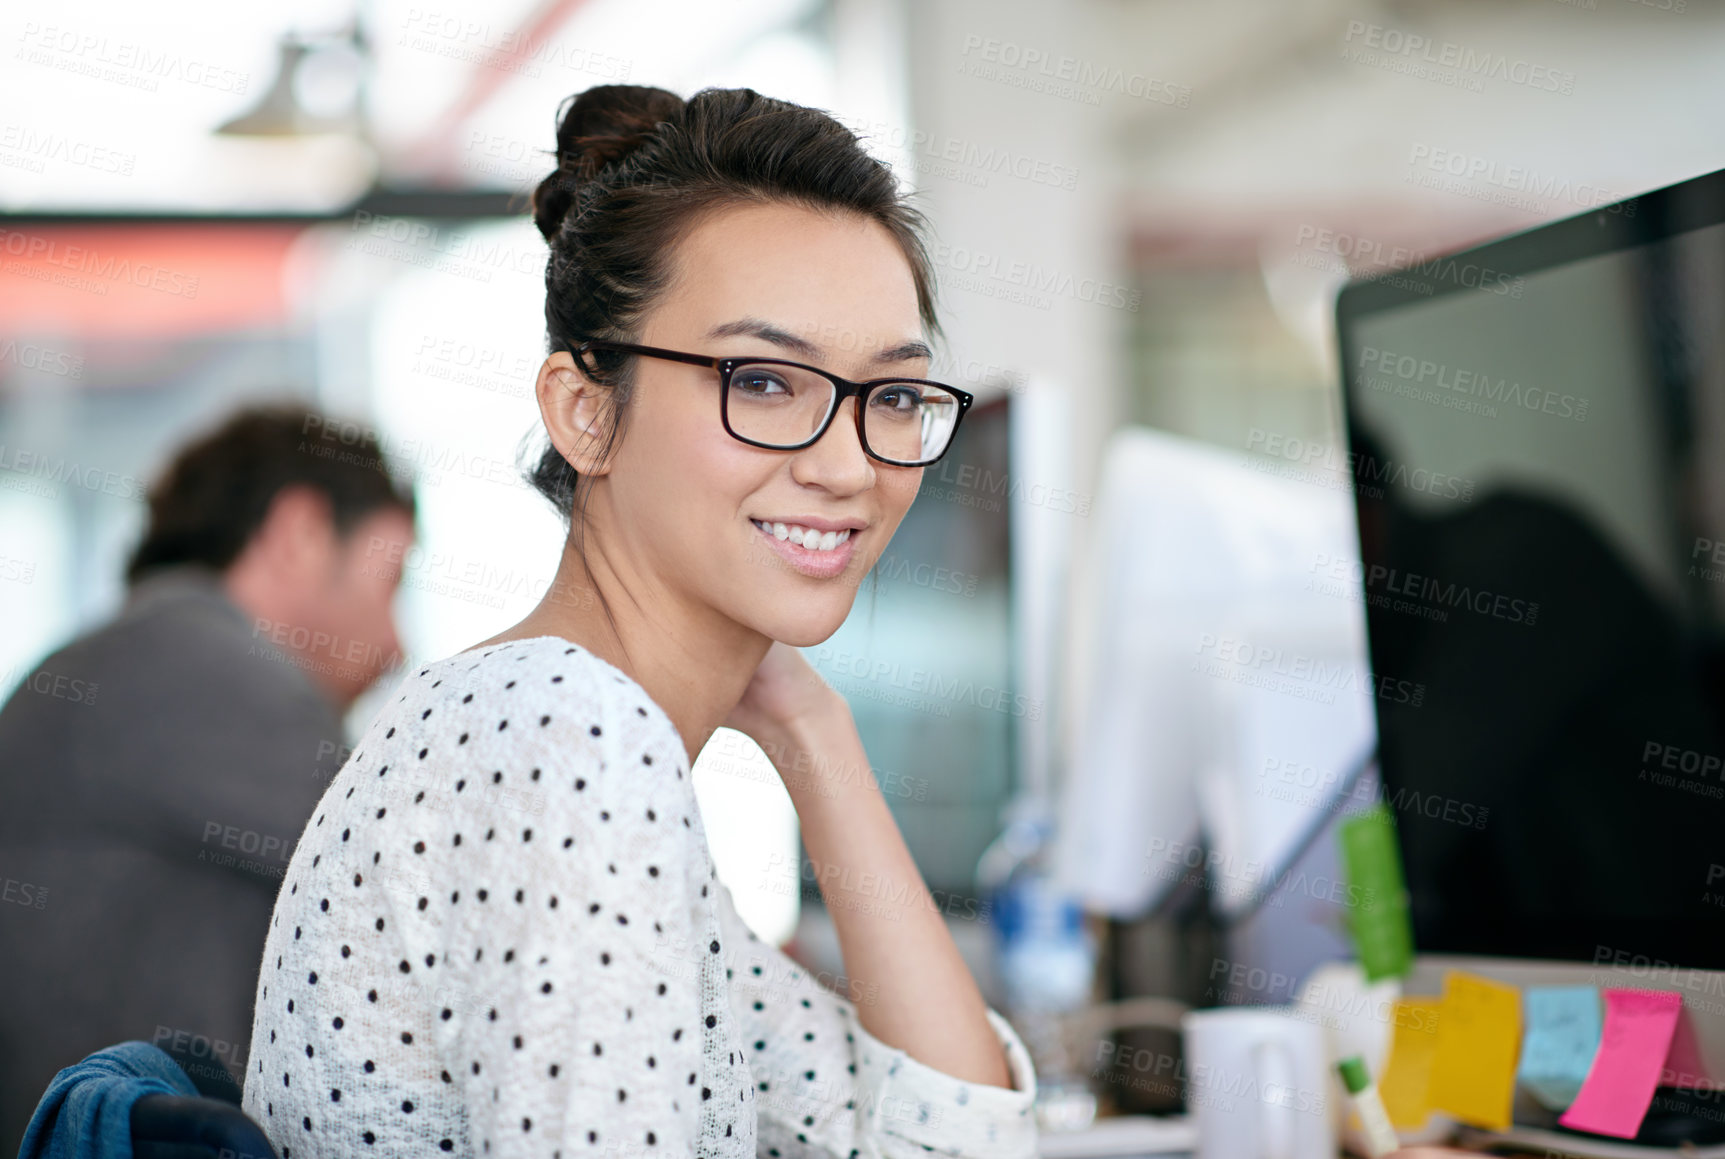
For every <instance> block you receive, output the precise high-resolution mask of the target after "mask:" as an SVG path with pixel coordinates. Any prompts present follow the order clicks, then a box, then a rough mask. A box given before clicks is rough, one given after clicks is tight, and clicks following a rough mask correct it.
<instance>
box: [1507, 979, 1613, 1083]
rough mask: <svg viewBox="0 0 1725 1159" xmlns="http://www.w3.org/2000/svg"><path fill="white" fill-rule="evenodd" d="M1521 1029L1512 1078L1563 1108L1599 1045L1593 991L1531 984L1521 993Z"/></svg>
mask: <svg viewBox="0 0 1725 1159" xmlns="http://www.w3.org/2000/svg"><path fill="white" fill-rule="evenodd" d="M1521 1011H1522V1016H1523V1019H1524V1021H1525V1023H1526V1027H1527V1032H1526V1034H1525V1035H1524V1036H1523V1037H1522V1041H1521V1065H1520V1066H1518V1067H1517V1068H1516V1072H1515V1079H1516V1082H1518V1083H1520V1084H1521V1085H1522V1086H1523V1087H1524V1088H1526V1090H1527V1092H1528V1093H1529V1094H1531V1095H1532V1096H1533V1097H1534V1098H1536V1099H1538V1100H1539V1101H1540V1102H1541V1103H1544V1104H1545V1105H1546V1106H1547V1107H1550V1108H1551V1109H1552V1110H1554V1111H1562V1110H1567V1109H1568V1107H1569V1104H1570V1103H1573V1102H1574V1101H1575V1096H1576V1094H1577V1093H1579V1092H1580V1090H1581V1084H1582V1081H1583V1080H1585V1079H1586V1078H1587V1072H1588V1070H1589V1068H1591V1067H1592V1066H1593V1054H1594V1051H1596V1050H1598V1049H1599V1032H1600V1011H1599V989H1598V988H1597V987H1594V986H1531V987H1529V988H1528V989H1527V990H1525V991H1523V992H1522V995H1521Z"/></svg>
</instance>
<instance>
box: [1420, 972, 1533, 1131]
mask: <svg viewBox="0 0 1725 1159" xmlns="http://www.w3.org/2000/svg"><path fill="white" fill-rule="evenodd" d="M1520 1049H1521V992H1520V991H1519V990H1517V989H1516V988H1515V987H1514V986H1506V985H1504V984H1503V983H1502V982H1493V981H1492V980H1491V979H1490V978H1482V977H1480V976H1479V975H1478V974H1469V973H1467V972H1466V971H1464V970H1451V971H1449V972H1448V973H1447V974H1445V975H1444V985H1443V1008H1442V1009H1441V1010H1440V1011H1439V1013H1438V1035H1437V1051H1436V1053H1435V1054H1434V1055H1433V1057H1432V1070H1431V1086H1430V1088H1429V1091H1428V1095H1427V1097H1428V1098H1429V1099H1430V1100H1431V1105H1432V1109H1434V1110H1438V1111H1446V1112H1448V1113H1449V1114H1451V1115H1454V1116H1455V1117H1456V1118H1457V1119H1460V1120H1461V1121H1462V1122H1464V1123H1471V1124H1472V1125H1473V1126H1476V1127H1485V1128H1487V1129H1489V1130H1498V1131H1502V1130H1507V1129H1508V1128H1509V1125H1510V1106H1511V1104H1512V1102H1513V1101H1514V1098H1515V1063H1516V1055H1517V1052H1518V1051H1519V1050H1520Z"/></svg>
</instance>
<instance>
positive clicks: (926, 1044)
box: [751, 689, 1013, 1089]
mask: <svg viewBox="0 0 1725 1159" xmlns="http://www.w3.org/2000/svg"><path fill="white" fill-rule="evenodd" d="M826 692H827V693H828V695H826V696H823V697H820V698H819V699H818V701H817V703H816V704H815V705H814V706H812V707H811V708H810V709H809V710H808V711H805V712H802V713H800V714H798V715H797V716H795V717H794V718H791V719H788V720H785V721H781V722H776V723H773V724H771V725H760V724H759V723H758V722H757V727H756V728H755V729H752V730H751V731H752V732H753V733H755V734H756V735H755V739H756V741H757V742H758V743H761V747H762V748H763V750H765V752H766V753H767V755H768V758H769V759H770V760H772V762H773V764H774V766H775V767H776V768H777V769H778V771H779V775H780V777H781V778H782V779H783V780H784V782H785V787H786V788H787V789H788V790H789V792H790V795H791V801H792V804H794V805H795V806H796V810H797V816H798V817H799V818H800V820H801V822H802V834H803V843H804V844H805V845H806V846H807V848H808V855H809V859H810V861H812V862H813V872H814V874H815V878H816V881H817V882H818V883H819V885H820V889H821V894H822V896H823V897H824V898H825V899H826V903H827V911H828V912H829V913H830V914H831V915H832V919H833V924H834V925H835V926H836V927H837V930H838V938H839V946H840V949H841V950H842V951H843V953H844V961H845V974H846V976H847V978H848V979H849V981H850V984H851V986H852V988H853V991H854V990H855V989H856V988H858V987H861V988H863V989H866V990H869V991H870V992H871V994H873V995H874V996H875V1000H873V1001H870V1002H869V1003H867V1004H865V1005H860V1006H858V1007H857V1013H858V1021H859V1022H861V1023H862V1025H863V1027H864V1029H866V1030H867V1031H868V1032H869V1033H870V1034H872V1035H874V1036H875V1037H876V1038H878V1039H879V1040H880V1041H881V1042H883V1043H886V1044H887V1045H888V1046H893V1047H896V1048H898V1049H900V1050H902V1051H904V1052H905V1053H906V1054H907V1055H909V1056H910V1057H911V1058H913V1059H915V1060H916V1061H918V1062H921V1063H923V1064H925V1065H927V1066H930V1067H932V1068H934V1069H935V1070H938V1071H942V1072H944V1073H946V1074H949V1075H952V1076H954V1077H955V1078H961V1079H967V1080H969V1081H972V1082H977V1083H982V1084H985V1085H988V1086H996V1087H1004V1088H1007V1089H1013V1087H1012V1079H1011V1075H1010V1073H1009V1071H1008V1068H1007V1065H1006V1059H1005V1056H1004V1054H1003V1052H1002V1050H1001V1041H1000V1038H999V1036H998V1035H996V1033H995V1031H994V1029H993V1027H991V1026H990V1025H989V1022H988V1018H987V1015H986V1014H985V1013H984V1011H985V1010H986V1009H987V1007H986V1004H985V1002H984V1001H983V997H982V993H981V992H980V991H979V990H978V989H977V986H976V980H975V979H974V978H973V977H971V974H970V969H969V967H968V966H966V965H965V962H964V959H963V957H962V956H961V955H960V954H959V952H958V947H957V946H956V945H954V944H953V940H952V935H951V934H950V933H949V932H948V931H947V928H946V922H945V921H944V919H942V917H941V916H940V909H939V906H938V905H937V904H935V902H934V901H933V900H932V899H931V897H930V895H929V892H928V890H927V888H926V887H925V886H924V885H923V880H922V875H921V873H920V872H919V871H918V870H917V867H916V863H915V862H914V861H913V860H912V859H911V855H910V850H908V849H907V848H906V847H905V844H904V838H903V837H902V836H901V835H900V834H899V831H898V825H897V823H896V822H895V821H894V820H893V816H892V812H891V811H890V810H889V809H888V808H887V804H886V800H885V798H884V797H883V796H882V795H881V792H880V788H879V786H878V785H877V784H876V782H875V778H874V774H873V772H872V771H871V770H870V768H869V764H868V756H867V754H866V753H865V752H864V751H863V745H862V738H861V737H859V736H858V735H857V730H856V723H855V721H854V720H853V718H852V716H851V711H850V706H849V705H847V704H846V703H845V701H844V699H843V698H842V697H841V696H839V695H838V694H837V693H836V692H833V691H832V690H831V689H827V690H826ZM761 733H765V734H766V735H764V736H763V735H760V734H761Z"/></svg>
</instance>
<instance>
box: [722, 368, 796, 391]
mask: <svg viewBox="0 0 1725 1159" xmlns="http://www.w3.org/2000/svg"><path fill="white" fill-rule="evenodd" d="M731 386H732V387H734V388H737V389H740V390H743V391H746V392H748V393H750V394H772V393H773V392H775V391H780V390H786V389H788V387H786V385H785V382H784V380H783V379H782V378H780V377H778V375H776V374H765V373H761V372H758V371H756V372H751V373H749V374H739V375H737V376H735V377H734V378H732V379H731Z"/></svg>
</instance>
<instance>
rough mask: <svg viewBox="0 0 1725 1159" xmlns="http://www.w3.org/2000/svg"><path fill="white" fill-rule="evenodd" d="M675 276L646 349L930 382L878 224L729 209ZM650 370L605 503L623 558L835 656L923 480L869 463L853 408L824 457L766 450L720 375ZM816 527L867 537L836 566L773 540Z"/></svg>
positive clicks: (902, 282) (897, 265) (687, 250)
mask: <svg viewBox="0 0 1725 1159" xmlns="http://www.w3.org/2000/svg"><path fill="white" fill-rule="evenodd" d="M673 272H674V277H673V279H672V284H671V286H670V288H669V290H668V292H667V293H665V294H664V295H663V296H662V297H661V299H660V301H659V303H658V305H657V307H656V308H655V309H654V310H653V311H652V312H651V314H650V315H649V317H648V320H647V322H646V324H645V325H644V327H643V329H642V332H641V333H640V335H639V337H638V339H637V341H639V342H640V343H641V344H643V345H648V346H660V347H666V348H669V349H671V350H680V351H686V352H691V353H696V354H707V355H714V356H719V357H726V356H737V355H762V356H767V357H775V358H788V359H792V360H794V361H797V362H803V363H807V364H809V365H811V366H817V367H820V368H821V369H823V370H828V371H831V372H833V373H835V374H838V375H841V376H843V377H845V378H849V379H868V378H881V377H885V376H888V375H904V376H905V377H907V378H925V377H928V351H927V348H926V347H925V346H923V345H922V342H921V336H922V326H921V319H920V317H919V315H918V313H917V300H916V289H915V284H914V282H913V281H912V278H911V271H910V265H909V263H908V261H907V260H906V258H905V256H904V253H903V252H902V251H901V250H900V248H899V246H898V244H897V243H896V242H895V241H894V240H893V238H892V235H891V234H889V233H888V232H887V231H886V229H885V228H884V227H882V226H880V225H879V224H877V223H875V222H873V221H870V220H868V219H867V218H863V217H860V216H857V215H852V214H827V213H817V212H815V211H813V210H810V209H806V208H802V207H797V206H790V205H784V204H763V205H751V206H745V207H733V208H728V209H725V210H721V211H718V212H716V213H714V214H713V215H711V216H708V217H707V218H705V219H704V220H703V221H702V222H701V223H700V224H699V225H697V226H696V227H695V228H694V229H693V230H692V231H691V232H690V233H689V234H688V235H687V236H686V238H685V239H684V241H683V242H682V244H681V245H680V246H679V247H678V251H677V254H676V258H675V261H674V265H673ZM635 365H636V391H635V395H634V398H633V400H632V402H631V406H632V407H633V408H634V413H633V414H632V415H631V417H630V419H629V421H628V425H627V427H626V429H625V431H624V434H623V436H622V438H621V439H620V440H619V445H618V448H617V451H616V452H615V455H614V458H613V460H612V465H611V468H610V470H609V472H608V478H609V484H608V486H607V487H606V488H605V490H608V492H609V494H608V496H607V497H606V501H605V503H606V507H607V509H608V510H607V516H608V519H607V523H608V525H607V527H606V528H605V534H606V535H607V536H608V543H609V545H610V548H611V550H613V551H615V550H617V549H621V550H622V551H623V553H624V554H625V556H626V558H628V559H630V560H631V561H637V562H638V564H639V566H640V567H641V568H642V570H643V572H644V573H645V575H648V576H659V577H663V582H664V583H665V584H666V585H667V587H666V589H665V590H664V591H662V592H661V593H660V594H662V595H666V596H673V597H674V596H675V595H677V594H679V593H681V594H685V595H687V596H689V597H692V598H693V599H694V600H696V601H698V602H699V603H702V604H705V605H706V606H708V607H710V608H712V609H714V610H715V611H717V612H718V613H720V614H722V615H723V616H725V617H728V618H729V619H731V620H733V621H735V622H737V623H739V624H742V625H745V626H747V627H749V628H752V629H754V630H755V631H758V632H760V633H761V634H763V635H765V636H767V637H769V638H771V639H774V640H780V641H783V642H784V643H787V644H792V645H795V646H798V647H807V646H809V645H813V644H818V643H820V642H821V641H823V640H825V639H827V638H828V637H829V636H831V635H832V633H833V632H834V631H836V630H837V629H838V627H839V625H840V624H842V623H843V622H844V619H845V617H846V616H847V615H848V614H849V612H850V608H851V604H852V602H853V600H854V599H855V596H856V593H857V589H858V586H859V584H860V583H861V581H862V577H863V576H864V575H866V574H867V573H868V571H869V569H870V568H872V567H873V566H874V563H875V561H876V560H877V559H878V558H879V557H880V555H881V553H882V552H883V551H885V549H886V545H887V543H888V542H889V541H890V540H891V539H892V535H893V532H894V531H895V530H896V529H897V528H898V525H899V521H900V520H902V519H903V518H904V513H905V512H906V511H907V510H909V508H910V504H911V501H912V500H913V499H914V498H915V497H916V493H917V488H918V486H919V485H920V484H921V482H922V468H920V467H894V466H890V465H888V464H886V463H882V462H880V461H879V460H877V459H872V458H870V457H869V456H868V455H866V454H865V453H864V452H863V449H862V445H861V443H860V441H859V440H858V438H857V429H856V406H857V400H856V399H855V398H854V397H852V398H848V399H846V400H845V401H844V403H843V405H842V406H840V408H839V411H838V413H837V414H836V415H835V416H834V417H833V421H832V424H831V426H829V427H828V428H827V431H826V433H825V434H824V435H823V436H822V437H821V439H820V440H819V441H818V442H816V443H815V444H814V445H813V446H810V447H806V448H804V449H802V450H800V451H774V450H767V449H764V448H760V447H754V446H750V445H749V444H747V443H743V442H740V441H739V440H737V439H734V438H732V437H731V436H730V435H729V434H727V433H726V432H725V429H724V426H723V425H722V424H721V423H720V419H719V375H718V372H717V371H714V370H709V369H707V368H705V367H699V366H689V365H685V364H681V363H676V362H669V361H666V360H664V359H657V358H638V359H636V362H635ZM803 518H808V519H821V520H832V521H855V522H857V523H859V524H861V526H860V528H858V529H854V530H852V531H851V533H850V535H849V538H848V540H847V542H845V543H843V544H841V545H839V546H838V547H837V548H836V549H835V550H834V551H831V552H824V553H823V552H810V551H807V550H806V549H804V548H802V547H799V546H794V545H793V544H792V542H791V541H790V540H779V539H777V538H776V536H774V535H773V534H772V533H771V532H770V531H766V530H763V529H762V528H761V527H760V526H759V524H760V523H766V524H769V525H770V524H772V523H784V524H786V525H787V526H789V525H793V524H797V523H798V522H799V520H801V519H803ZM635 578H637V579H639V578H645V577H644V576H640V577H635Z"/></svg>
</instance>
